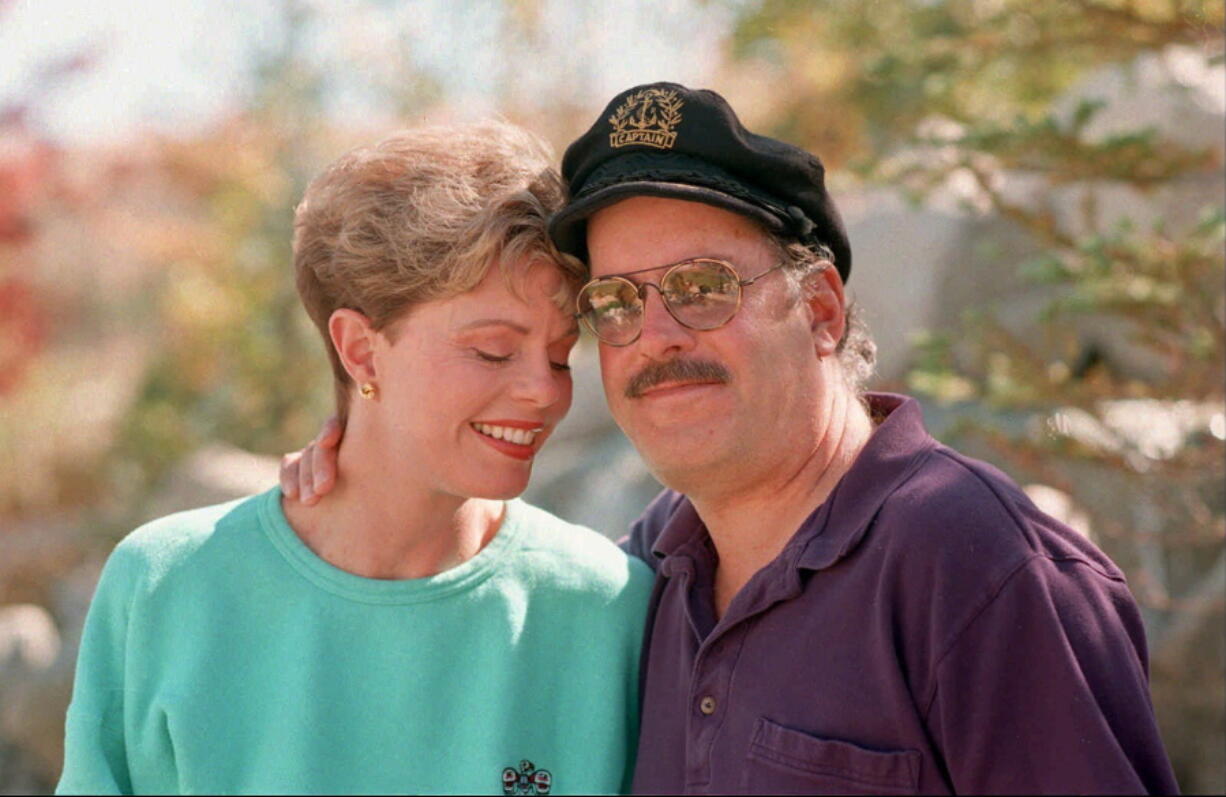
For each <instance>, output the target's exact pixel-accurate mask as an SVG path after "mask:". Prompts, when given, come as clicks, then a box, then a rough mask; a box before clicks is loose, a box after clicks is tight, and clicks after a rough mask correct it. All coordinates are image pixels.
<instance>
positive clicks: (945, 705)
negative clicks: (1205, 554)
mask: <svg viewBox="0 0 1226 797" xmlns="http://www.w3.org/2000/svg"><path fill="white" fill-rule="evenodd" d="M870 401H871V403H872V404H873V409H874V414H875V415H877V416H878V417H880V416H883V415H888V417H886V418H885V420H884V421H883V422H882V423H881V424H880V426H878V428H877V429H876V431H875V432H874V434H873V436H872V438H871V439H870V441H869V443H868V445H867V446H866V447H865V449H864V450H863V452H862V453H861V454H860V456H859V457H858V458H857V459H856V461H855V463H854V464H853V466H852V468H851V469H850V470H849V471H848V472H847V474H846V475H845V476H844V477H843V479H842V481H840V483H839V485H838V486H837V487H836V488H835V490H834V492H833V493H832V494H831V496H830V498H829V499H828V500H827V501H826V502H825V503H824V504H823V505H822V506H820V507H819V508H818V509H817V510H816V511H814V512H813V514H812V515H810V516H809V518H808V519H807V520H805V522H804V523H803V524H802V525H801V527H800V528H799V530H797V532H796V534H795V536H794V537H793V538H792V540H791V541H790V542H789V543H788V545H787V546H786V547H785V548H784V549H783V551H782V552H781V553H780V554H779V556H778V558H776V559H775V560H774V561H773V562H771V563H770V564H769V565H767V566H766V567H764V568H763V569H762V570H760V571H759V572H758V573H757V574H756V575H755V576H754V577H753V578H752V579H751V580H750V581H749V583H748V584H746V585H745V587H744V588H743V589H742V590H741V591H740V592H739V593H738V594H737V595H736V597H735V598H734V599H733V601H732V604H731V605H730V606H729V607H728V611H727V612H726V613H725V615H724V616H723V617H722V618H721V619H720V620H719V621H718V622H717V621H716V619H715V613H714V610H713V608H712V606H713V604H712V583H713V575H714V571H715V567H716V561H717V560H716V557H715V553H714V550H713V548H712V545H711V540H710V537H709V536H708V534H707V531H706V528H705V527H704V526H703V524H702V521H701V520H700V519H699V518H698V515H697V514H696V512H695V511H694V507H693V505H691V504H690V502H689V501H688V500H686V499H685V498H684V497H682V496H680V495H678V494H677V493H674V492H671V491H665V492H664V493H663V494H661V495H660V497H658V498H657V499H656V500H655V501H654V502H653V503H652V504H651V506H649V507H648V509H647V511H646V512H645V513H644V515H643V517H642V518H640V520H639V521H638V522H637V523H635V525H634V528H633V530H632V533H631V536H630V538H629V540H628V541H627V547H628V548H629V549H630V550H631V552H632V553H636V554H637V555H639V556H641V557H643V558H644V559H646V560H647V561H648V562H649V563H651V564H653V565H655V566H656V567H657V572H658V578H657V580H656V586H655V594H654V597H653V602H652V609H651V611H652V619H651V624H650V625H649V627H648V631H647V638H646V645H645V648H644V656H645V659H644V661H645V666H644V669H643V676H642V677H643V692H642V699H643V714H642V717H643V719H642V729H641V735H640V739H639V749H638V766H637V770H636V773H635V779H634V790H635V792H637V793H694V794H708V793H717V794H718V793H737V792H757V793H776V794H791V793H818V792H820V793H844V794H845V793H856V792H865V793H868V792H873V793H880V794H910V793H915V792H922V793H931V794H948V793H1000V792H1004V793H1039V792H1064V793H1078V792H1089V793H1093V792H1115V793H1141V792H1159V793H1173V792H1175V791H1176V790H1177V788H1178V787H1177V785H1176V783H1175V778H1174V775H1173V773H1172V772H1171V767H1170V764H1169V762H1168V761H1167V757H1166V753H1165V752H1164V750H1163V748H1162V741H1161V740H1160V739H1159V737H1158V730H1157V726H1156V723H1155V720H1154V712H1153V707H1152V705H1151V703H1150V698H1149V689H1148V672H1147V666H1148V665H1147V660H1146V656H1147V654H1146V647H1145V634H1144V631H1143V629H1142V627H1141V618H1140V615H1139V613H1138V611H1137V607H1136V604H1135V602H1134V601H1133V599H1132V596H1131V595H1130V594H1129V592H1128V587H1127V585H1126V584H1125V583H1124V576H1123V574H1122V573H1121V572H1120V571H1119V569H1118V568H1117V567H1116V566H1115V565H1114V564H1113V563H1112V562H1111V560H1109V559H1108V558H1107V557H1106V556H1105V555H1104V554H1103V553H1102V552H1101V551H1099V550H1098V549H1097V548H1095V547H1094V546H1093V545H1091V544H1090V543H1089V542H1087V541H1086V540H1085V539H1083V538H1082V537H1081V536H1079V535H1078V534H1077V533H1076V532H1074V531H1072V530H1070V529H1069V528H1068V527H1066V526H1064V525H1062V524H1061V523H1059V522H1057V521H1056V520H1054V519H1052V518H1050V517H1048V516H1047V515H1045V514H1043V513H1042V512H1040V511H1039V510H1038V509H1037V508H1036V507H1035V506H1034V504H1033V503H1031V502H1030V500H1029V499H1027V498H1026V496H1025V494H1024V493H1022V491H1021V490H1020V489H1019V488H1018V487H1017V485H1016V484H1014V483H1013V482H1012V481H1010V480H1009V478H1008V477H1006V476H1005V475H1004V474H1003V473H1001V472H1000V471H998V470H996V469H995V468H993V467H991V466H990V465H987V464H984V463H982V462H979V461H976V460H973V459H970V458H967V457H964V456H962V455H960V454H958V453H957V452H956V451H953V450H951V449H949V448H947V447H945V446H943V445H941V444H939V443H937V442H936V441H935V440H934V439H933V438H932V437H930V436H929V435H928V433H927V432H926V431H925V430H924V426H923V419H922V414H921V411H920V407H919V404H918V403H917V402H915V401H914V400H912V399H907V398H904V397H901V396H890V395H885V394H877V395H872V396H870Z"/></svg>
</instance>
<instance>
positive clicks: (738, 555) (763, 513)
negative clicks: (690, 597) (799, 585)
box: [687, 390, 873, 617]
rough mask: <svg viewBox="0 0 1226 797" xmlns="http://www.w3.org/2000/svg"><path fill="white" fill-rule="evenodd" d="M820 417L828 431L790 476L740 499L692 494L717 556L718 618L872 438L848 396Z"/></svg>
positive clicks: (802, 454)
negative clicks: (822, 417)
mask: <svg viewBox="0 0 1226 797" xmlns="http://www.w3.org/2000/svg"><path fill="white" fill-rule="evenodd" d="M823 414H824V419H825V423H824V424H819V425H818V426H816V427H815V429H816V434H815V436H814V438H813V439H811V440H806V441H798V445H799V446H800V447H798V449H797V451H798V455H797V457H796V458H795V460H794V461H793V463H792V464H791V465H790V466H789V468H788V469H787V470H786V471H783V472H776V473H773V474H770V475H769V476H768V477H767V478H765V479H763V480H761V481H758V482H754V483H751V484H749V485H748V486H747V487H746V488H745V489H742V490H738V491H735V492H720V493H715V494H702V493H700V494H694V493H693V492H690V493H687V496H688V497H689V499H690V500H691V502H692V503H693V504H694V508H695V509H696V510H697V512H698V515H699V517H701V518H702V521H703V524H704V525H705V526H706V527H707V531H708V532H709V533H710V535H711V541H712V543H713V544H714V545H715V550H716V552H717V554H718V556H719V566H718V568H717V569H716V573H715V594H714V602H715V613H716V616H717V617H722V616H723V614H724V612H725V611H726V610H727V608H728V605H729V604H730V603H731V602H732V599H733V597H734V596H735V595H736V593H737V592H739V591H740V589H741V587H743V586H745V584H746V583H747V582H748V581H749V579H750V578H752V577H753V575H754V574H755V573H757V572H758V571H759V570H761V569H762V568H763V567H765V566H766V565H767V564H769V563H770V562H771V561H773V560H774V559H775V557H777V556H778V555H779V553H780V552H781V551H782V550H783V548H784V546H786V545H787V543H788V541H789V540H791V538H792V537H793V535H794V534H795V533H796V530H797V529H798V528H799V527H800V524H801V523H802V522H804V520H805V518H807V517H808V516H809V515H811V514H812V513H813V511H814V510H815V509H817V508H818V507H819V506H821V505H822V503H823V502H825V500H826V499H827V498H828V497H829V496H830V493H831V492H832V491H833V490H834V488H835V485H837V484H838V483H839V480H840V479H842V478H843V474H845V473H846V472H847V471H848V469H850V468H851V465H852V463H853V462H855V460H856V457H857V456H859V454H860V451H861V450H862V449H863V448H864V445H865V444H866V443H867V442H868V439H869V437H870V436H871V435H872V431H873V425H872V420H871V419H870V418H869V415H868V413H867V412H866V411H865V409H864V407H863V405H862V404H861V403H860V402H859V401H858V400H857V398H856V397H855V396H854V395H853V394H852V393H851V392H850V391H846V390H838V391H832V392H831V394H830V400H829V402H828V406H827V407H825V408H824V411H823Z"/></svg>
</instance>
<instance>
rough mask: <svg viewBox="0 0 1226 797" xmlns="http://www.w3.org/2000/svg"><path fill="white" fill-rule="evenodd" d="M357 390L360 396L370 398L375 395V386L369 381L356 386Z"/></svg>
mask: <svg viewBox="0 0 1226 797" xmlns="http://www.w3.org/2000/svg"><path fill="white" fill-rule="evenodd" d="M358 392H359V393H361V394H362V398H364V399H372V398H374V397H375V386H374V385H372V384H371V383H370V382H363V383H362V386H361V387H360V388H358Z"/></svg>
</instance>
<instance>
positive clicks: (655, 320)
mask: <svg viewBox="0 0 1226 797" xmlns="http://www.w3.org/2000/svg"><path fill="white" fill-rule="evenodd" d="M643 293H645V294H646V295H645V296H644V297H643V330H642V332H641V333H640V334H639V339H638V341H637V343H636V344H635V345H637V346H638V347H639V350H640V351H641V352H642V353H643V354H645V355H647V356H648V357H650V358H651V359H653V360H667V359H669V358H672V357H676V356H677V355H678V354H682V353H684V352H688V351H690V350H691V349H693V348H694V343H695V337H694V335H695V332H694V330H692V329H689V328H688V327H685V326H682V325H681V323H680V322H678V321H677V319H675V318H673V316H672V314H671V313H669V312H668V308H667V307H665V306H664V298H663V297H662V296H661V295H660V292H659V291H658V290H650V289H648V290H645V291H644V292H643Z"/></svg>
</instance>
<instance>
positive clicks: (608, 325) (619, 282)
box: [578, 277, 643, 346]
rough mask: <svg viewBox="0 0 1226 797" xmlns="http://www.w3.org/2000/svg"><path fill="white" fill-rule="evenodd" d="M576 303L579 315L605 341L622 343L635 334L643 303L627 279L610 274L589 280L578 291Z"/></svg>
mask: <svg viewBox="0 0 1226 797" xmlns="http://www.w3.org/2000/svg"><path fill="white" fill-rule="evenodd" d="M578 306H579V317H580V318H582V319H583V322H584V323H585V324H587V327H588V329H590V330H592V333H593V334H594V335H596V337H598V338H600V339H601V340H602V341H604V342H605V343H608V344H611V345H613V346H624V345H626V344H627V343H630V342H631V341H633V340H634V339H635V337H637V336H638V333H639V328H640V327H641V326H642V320H643V303H642V302H641V301H640V300H639V293H638V290H637V289H636V288H635V287H634V285H633V284H632V283H630V282H629V281H627V280H624V279H621V278H618V277H612V278H609V279H603V280H597V281H596V282H592V283H589V284H588V285H587V287H585V288H584V289H583V290H582V291H581V292H580V293H579V301H578Z"/></svg>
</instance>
